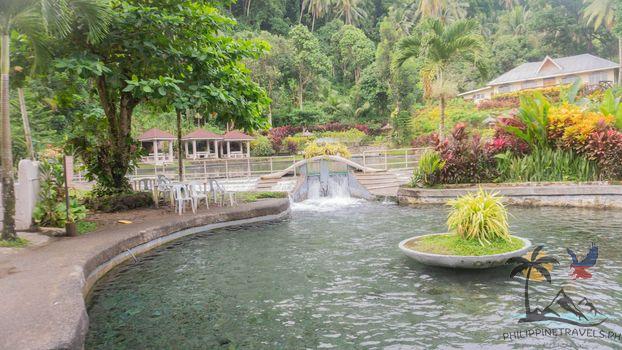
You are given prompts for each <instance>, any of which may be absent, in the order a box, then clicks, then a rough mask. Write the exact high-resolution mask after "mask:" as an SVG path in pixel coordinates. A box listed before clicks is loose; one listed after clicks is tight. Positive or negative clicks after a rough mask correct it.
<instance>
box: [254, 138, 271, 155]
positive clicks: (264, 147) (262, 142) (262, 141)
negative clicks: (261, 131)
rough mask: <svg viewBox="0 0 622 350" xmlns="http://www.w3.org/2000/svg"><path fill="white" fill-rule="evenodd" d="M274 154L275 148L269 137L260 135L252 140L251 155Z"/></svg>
mask: <svg viewBox="0 0 622 350" xmlns="http://www.w3.org/2000/svg"><path fill="white" fill-rule="evenodd" d="M273 154H274V149H273V148H272V142H270V140H269V139H268V138H267V137H265V136H263V135H259V136H258V137H257V138H255V140H253V141H252V142H251V156H253V157H267V156H271V155H273Z"/></svg>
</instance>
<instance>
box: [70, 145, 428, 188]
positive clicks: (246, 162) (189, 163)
mask: <svg viewBox="0 0 622 350" xmlns="http://www.w3.org/2000/svg"><path fill="white" fill-rule="evenodd" d="M425 149H426V148H400V149H387V150H369V151H364V152H363V153H360V154H354V155H352V156H351V157H350V160H352V161H353V162H356V163H358V164H360V165H362V166H363V167H369V168H375V169H379V170H402V169H413V168H414V167H415V166H416V165H417V162H418V161H419V157H420V155H421V153H422V152H423V151H424V150H425ZM301 159H303V157H302V156H301V155H295V156H274V157H250V158H239V159H235V158H224V159H197V160H188V159H186V160H184V162H183V167H184V169H183V170H184V177H185V179H186V180H202V179H218V178H221V179H222V178H224V179H230V178H249V177H260V176H262V175H266V174H271V173H274V172H277V171H282V170H285V169H287V168H288V167H290V166H291V165H293V164H295V163H296V162H297V161H299V160H301ZM178 166H179V165H178V164H177V162H173V163H169V164H157V165H156V164H139V165H138V166H137V167H136V168H135V169H134V171H133V172H132V173H131V174H129V175H128V176H129V177H130V179H131V180H136V179H142V178H155V177H157V176H158V175H165V176H167V177H168V178H170V179H176V178H177V176H178ZM74 181H76V182H81V181H84V174H83V173H81V172H78V173H76V174H75V176H74Z"/></svg>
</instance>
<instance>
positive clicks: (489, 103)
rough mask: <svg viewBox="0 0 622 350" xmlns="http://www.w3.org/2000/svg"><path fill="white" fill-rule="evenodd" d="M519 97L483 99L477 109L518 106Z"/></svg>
mask: <svg viewBox="0 0 622 350" xmlns="http://www.w3.org/2000/svg"><path fill="white" fill-rule="evenodd" d="M519 104H520V103H519V101H518V98H516V99H514V98H512V99H502V100H498V99H491V100H483V101H480V102H479V103H478V104H477V109H478V110H480V111H482V110H487V109H501V108H516V107H518V105H519Z"/></svg>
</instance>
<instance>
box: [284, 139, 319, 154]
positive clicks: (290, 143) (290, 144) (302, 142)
mask: <svg viewBox="0 0 622 350" xmlns="http://www.w3.org/2000/svg"><path fill="white" fill-rule="evenodd" d="M313 140H315V136H303V135H300V134H296V135H293V136H287V137H286V138H284V139H283V146H284V147H285V149H287V150H288V151H289V153H290V154H295V153H296V152H298V150H301V149H305V147H307V145H308V144H309V142H312V141H313Z"/></svg>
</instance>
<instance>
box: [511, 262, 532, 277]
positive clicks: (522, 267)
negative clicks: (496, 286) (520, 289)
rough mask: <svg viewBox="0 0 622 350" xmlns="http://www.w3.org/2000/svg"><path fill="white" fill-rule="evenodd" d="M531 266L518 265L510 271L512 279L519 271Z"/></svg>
mask: <svg viewBox="0 0 622 350" xmlns="http://www.w3.org/2000/svg"><path fill="white" fill-rule="evenodd" d="M528 268H529V267H528V266H527V265H518V266H516V267H515V268H513V269H512V272H510V279H512V278H514V277H515V276H516V275H518V274H519V273H521V272H523V271H525V270H526V269H528Z"/></svg>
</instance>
